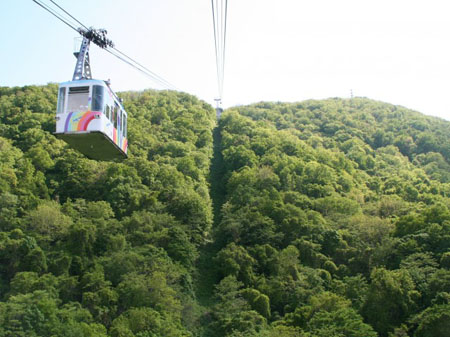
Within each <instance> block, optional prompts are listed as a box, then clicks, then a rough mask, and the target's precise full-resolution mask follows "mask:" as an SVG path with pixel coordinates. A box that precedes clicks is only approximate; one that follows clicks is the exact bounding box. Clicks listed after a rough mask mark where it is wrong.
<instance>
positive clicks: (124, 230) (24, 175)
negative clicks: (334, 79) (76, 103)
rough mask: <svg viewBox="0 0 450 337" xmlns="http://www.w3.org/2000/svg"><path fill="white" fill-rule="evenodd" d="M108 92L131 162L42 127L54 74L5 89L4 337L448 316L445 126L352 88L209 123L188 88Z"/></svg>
mask: <svg viewBox="0 0 450 337" xmlns="http://www.w3.org/2000/svg"><path fill="white" fill-rule="evenodd" d="M120 96H121V97H122V98H123V99H124V104H125V108H126V109H127V111H128V114H129V130H128V131H129V132H128V134H129V143H130V148H129V158H128V159H126V160H124V161H123V162H121V163H113V162H96V161H92V160H88V159H86V158H84V157H83V156H82V155H81V154H79V153H77V152H76V151H74V150H73V149H71V148H70V147H69V146H68V145H67V144H66V143H64V142H62V141H60V140H57V139H56V138H55V137H54V136H53V134H52V133H53V131H54V109H55V105H56V97H57V86H56V85H54V84H50V85H47V86H42V87H37V86H27V87H23V88H0V336H73V337H75V336H76V337H78V336H107V335H108V336H116V337H119V336H120V337H125V336H127V337H133V336H136V337H144V336H198V337H207V336H219V337H220V336H234V337H238V336H262V337H270V336H272V337H276V336H292V337H294V336H295V337H299V336H300V337H312V336H327V337H328V336H361V337H362V336H376V335H377V333H378V334H379V335H380V336H388V335H389V336H407V335H409V336H444V335H445V333H446V332H447V331H448V330H449V329H450V328H449V327H448V321H449V314H448V313H449V308H448V304H449V302H450V295H449V294H450V288H449V284H450V271H449V266H450V262H449V261H450V257H449V256H450V255H449V252H450V246H449V243H450V211H449V209H450V173H449V172H450V159H449V158H450V138H449V135H450V133H449V132H448V131H449V124H448V122H445V121H442V120H439V119H435V118H431V117H425V116H423V115H421V114H419V113H417V112H413V111H410V110H407V109H405V108H402V107H396V106H392V105H389V104H384V103H380V102H375V101H371V100H368V99H364V98H353V99H351V100H345V99H328V100H323V101H314V100H311V101H305V102H300V103H289V104H288V103H257V104H253V105H250V106H240V107H237V108H232V109H229V110H228V111H226V112H224V113H223V114H222V117H221V120H220V121H219V125H218V127H217V128H215V129H214V127H215V125H216V121H215V114H214V109H213V108H212V107H211V106H209V105H208V104H206V103H204V102H201V101H199V100H198V99H196V98H195V97H193V96H190V95H188V94H185V93H175V92H157V91H152V90H146V91H143V92H126V93H122V94H120ZM213 129H214V133H213ZM213 142H214V144H213ZM213 154H214V158H212V156H213ZM212 199H213V200H212ZM212 205H214V212H213V207H212ZM213 215H214V216H213ZM363 318H364V319H363ZM375 331H376V332H375Z"/></svg>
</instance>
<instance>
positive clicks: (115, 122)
mask: <svg viewBox="0 0 450 337" xmlns="http://www.w3.org/2000/svg"><path fill="white" fill-rule="evenodd" d="M119 111H120V110H119V106H118V105H117V103H116V104H115V106H114V127H115V128H116V129H117V119H118V118H119Z"/></svg>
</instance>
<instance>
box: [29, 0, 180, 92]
mask: <svg viewBox="0 0 450 337" xmlns="http://www.w3.org/2000/svg"><path fill="white" fill-rule="evenodd" d="M32 1H33V2H34V3H36V4H37V5H39V6H40V7H42V8H43V9H45V10H46V11H47V12H49V13H50V14H52V15H53V16H55V17H56V18H57V19H59V20H60V21H62V22H63V23H64V24H66V25H67V26H69V27H70V28H72V29H73V30H74V31H76V32H77V33H79V34H81V35H82V36H85V37H87V38H88V39H89V40H91V41H93V42H94V43H95V44H97V43H98V40H99V39H100V40H102V41H103V40H104V42H105V43H100V44H98V45H99V47H100V48H102V49H104V50H106V51H107V52H108V53H110V54H111V55H114V56H115V57H117V58H118V59H119V60H121V61H123V62H125V63H126V64H128V65H130V66H131V67H133V68H135V69H136V70H138V71H140V72H141V73H143V74H144V75H146V76H147V77H149V78H150V79H152V80H153V81H154V82H155V83H157V84H160V85H161V86H163V87H164V88H168V89H172V90H178V89H177V88H176V87H175V86H174V85H172V84H171V83H170V82H168V81H167V80H165V79H164V78H163V77H161V76H159V75H157V74H156V73H154V72H153V71H151V70H150V69H148V68H147V67H145V66H143V65H142V64H140V63H139V62H137V61H135V60H134V59H132V58H131V57H129V56H128V55H126V54H125V53H123V52H121V51H120V50H118V49H117V48H115V47H114V45H113V44H112V42H111V41H110V40H107V39H106V37H105V34H106V31H105V30H98V31H96V30H93V29H92V28H87V27H86V26H85V25H84V24H83V23H81V22H80V21H79V20H77V19H76V18H75V17H74V16H73V15H71V14H70V13H69V12H67V11H66V10H65V9H64V8H62V7H61V6H59V5H58V4H57V3H56V2H55V1H53V0H49V1H50V2H51V3H53V4H54V5H55V6H56V7H58V8H59V9H60V10H61V11H63V12H64V13H65V14H66V15H68V16H69V17H70V18H72V19H73V20H75V21H76V22H77V23H78V24H80V25H81V26H83V27H84V28H85V30H84V29H82V28H76V26H75V25H73V23H71V22H68V21H70V20H68V19H67V18H65V17H63V16H62V15H61V14H59V13H57V12H56V11H55V10H54V9H53V8H50V7H49V6H48V5H47V4H45V3H43V2H42V1H40V0H32ZM92 34H93V35H92ZM96 34H97V35H98V34H101V35H99V36H98V37H99V39H94V38H93V37H95V36H97V35H96ZM94 35H95V36H94ZM108 47H109V48H108ZM112 50H114V51H112ZM121 55H122V56H121Z"/></svg>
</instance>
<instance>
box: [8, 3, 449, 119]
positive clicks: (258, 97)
mask: <svg viewBox="0 0 450 337" xmlns="http://www.w3.org/2000/svg"><path fill="white" fill-rule="evenodd" d="M42 1H45V2H48V0H42ZM55 1H56V2H57V3H58V4H60V5H61V6H62V7H64V8H65V9H66V10H67V11H69V12H70V13H71V14H73V15H74V16H75V17H76V18H77V19H79V20H80V21H81V22H83V23H84V24H85V25H87V26H95V27H97V28H106V29H107V30H108V35H109V37H110V38H111V39H112V40H113V41H114V42H115V44H116V47H117V48H118V49H119V50H121V51H123V52H125V53H126V54H128V55H129V56H131V57H133V58H134V59H136V60H137V61H139V62H140V63H142V64H144V65H145V66H146V67H148V68H149V69H151V70H152V71H154V72H156V73H157V74H159V75H161V76H162V77H164V78H165V79H166V80H168V81H169V82H171V83H173V84H174V85H175V86H176V87H177V88H179V89H180V90H182V91H186V92H188V93H191V94H194V95H196V96H198V97H199V98H201V99H203V100H205V101H207V102H209V103H213V102H214V98H215V97H216V95H217V80H216V77H215V76H216V70H215V54H214V40H213V25H212V12H211V1H209V0H55ZM449 9H450V2H448V1H445V0H426V1H425V0H421V1H417V0H376V1H375V0H370V1H369V0H308V1H306V0H229V1H228V26H227V29H228V31H227V34H228V35H227V41H226V43H227V49H226V63H225V85H224V106H225V107H229V106H232V105H236V104H248V103H253V102H258V101H302V100H305V99H310V98H327V97H349V96H350V92H351V90H353V94H354V95H355V96H365V97H369V98H372V99H377V100H381V101H385V102H389V103H393V104H400V105H403V106H406V107H408V108H411V109H414V110H418V111H420V112H423V113H425V114H429V115H434V116H440V117H443V118H446V119H447V120H450V99H449V96H450V19H449V13H450V10H449ZM0 32H1V33H0V42H1V53H0V62H1V63H0V86H16V85H17V86H22V85H26V84H45V83H48V82H62V81H66V80H70V79H71V77H72V74H73V70H74V66H75V58H74V56H73V55H72V52H73V49H74V37H75V36H76V33H75V32H74V31H73V30H71V29H70V28H69V27H67V26H65V25H64V24H63V23H61V22H60V21H58V20H57V19H56V18H54V17H52V16H51V15H50V14H49V13H47V12H45V11H44V10H43V9H41V8H40V7H39V6H37V5H36V4H35V3H33V2H32V1H31V0H0ZM90 54H91V65H92V72H93V76H94V77H95V78H99V79H108V78H110V79H111V81H112V87H113V88H114V89H115V90H116V91H122V90H141V89H145V88H159V87H158V86H157V85H155V83H153V82H152V81H150V80H149V79H148V78H147V77H144V76H143V75H141V74H140V73H139V72H137V71H135V70H134V69H133V68H131V67H130V66H128V65H126V64H124V63H122V62H121V61H120V60H118V59H116V58H114V57H113V56H111V55H110V54H108V53H106V52H104V51H102V50H100V49H99V48H97V47H96V46H93V47H92V48H91V53H90Z"/></svg>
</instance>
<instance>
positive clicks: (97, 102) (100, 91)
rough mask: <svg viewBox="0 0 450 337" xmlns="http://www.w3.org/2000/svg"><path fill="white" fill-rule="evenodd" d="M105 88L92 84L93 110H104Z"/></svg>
mask: <svg viewBox="0 0 450 337" xmlns="http://www.w3.org/2000/svg"><path fill="white" fill-rule="evenodd" d="M104 101H105V88H104V87H102V86H101V85H94V86H92V111H103V104H104Z"/></svg>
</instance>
